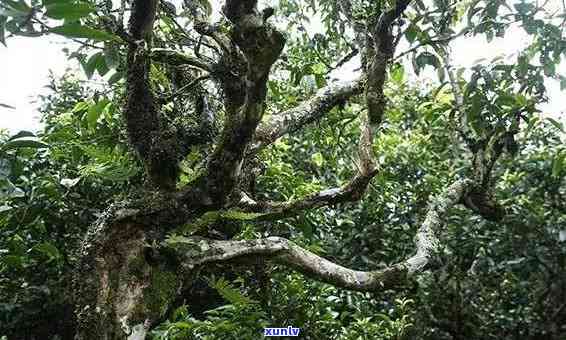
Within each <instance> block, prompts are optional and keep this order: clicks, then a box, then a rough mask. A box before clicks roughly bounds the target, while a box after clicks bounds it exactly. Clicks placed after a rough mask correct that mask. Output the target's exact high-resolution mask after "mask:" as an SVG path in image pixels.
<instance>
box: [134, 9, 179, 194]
mask: <svg viewBox="0 0 566 340" xmlns="http://www.w3.org/2000/svg"><path fill="white" fill-rule="evenodd" d="M156 9H157V0H147V1H145V0H136V1H134V2H133V4H132V14H131V16H130V22H129V32H130V36H131V37H132V38H133V39H134V40H135V42H131V43H130V45H129V49H128V56H127V101H126V107H125V109H124V118H125V121H126V128H127V132H128V137H129V139H130V142H131V143H132V145H133V146H134V148H135V149H136V151H137V153H138V155H139V156H140V158H141V159H142V160H143V162H144V164H145V167H146V171H147V173H148V175H149V177H150V179H151V181H152V183H153V184H154V185H156V186H157V187H159V188H163V189H167V190H169V189H172V188H174V187H175V182H176V179H177V175H178V164H177V163H178V158H179V154H180V153H181V152H180V150H179V145H178V143H177V140H176V138H175V137H176V136H175V135H174V133H171V132H168V131H167V129H165V128H164V126H163V124H162V123H163V122H162V121H161V118H160V114H159V112H158V108H157V105H156V101H155V98H154V94H153V92H152V90H151V87H150V85H149V69H150V65H151V61H150V58H149V57H148V51H147V49H146V48H145V45H148V44H151V31H152V28H153V23H154V20H155V12H156ZM144 40H145V43H144Z"/></svg>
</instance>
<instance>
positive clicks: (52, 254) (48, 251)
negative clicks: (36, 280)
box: [34, 242, 61, 261]
mask: <svg viewBox="0 0 566 340" xmlns="http://www.w3.org/2000/svg"><path fill="white" fill-rule="evenodd" d="M34 249H35V250H37V251H39V252H40V253H42V254H44V255H45V256H47V257H48V258H49V261H52V260H56V259H58V258H60V257H61V253H60V252H59V249H57V247H55V246H54V245H53V244H52V243H49V242H43V243H41V244H38V245H37V246H35V247H34Z"/></svg>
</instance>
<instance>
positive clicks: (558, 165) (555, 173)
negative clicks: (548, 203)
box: [552, 150, 566, 178]
mask: <svg viewBox="0 0 566 340" xmlns="http://www.w3.org/2000/svg"><path fill="white" fill-rule="evenodd" d="M561 151H562V150H559V151H558V153H557V154H556V156H555V157H554V159H553V160H552V177H554V178H558V177H560V173H561V172H562V169H563V168H564V159H565V158H566V152H561Z"/></svg>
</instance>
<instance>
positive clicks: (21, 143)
mask: <svg viewBox="0 0 566 340" xmlns="http://www.w3.org/2000/svg"><path fill="white" fill-rule="evenodd" d="M48 147H49V144H45V143H43V142H40V141H38V140H35V139H28V138H19V139H14V140H11V141H8V142H6V143H4V144H3V145H2V146H0V150H2V151H7V150H11V149H17V148H35V149H41V148H48Z"/></svg>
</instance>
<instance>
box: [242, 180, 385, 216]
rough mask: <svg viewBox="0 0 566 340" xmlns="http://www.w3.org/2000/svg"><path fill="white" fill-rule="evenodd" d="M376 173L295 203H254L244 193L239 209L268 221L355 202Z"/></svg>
mask: <svg viewBox="0 0 566 340" xmlns="http://www.w3.org/2000/svg"><path fill="white" fill-rule="evenodd" d="M376 173H377V170H372V171H370V172H369V173H367V174H365V175H363V174H360V173H358V174H357V175H356V176H355V177H354V178H353V179H352V180H351V181H350V182H349V183H348V184H346V185H345V186H343V187H340V188H331V189H326V190H322V191H319V192H317V193H314V194H312V195H309V196H307V197H306V198H304V199H300V200H295V201H288V202H271V201H254V200H253V199H252V198H250V197H248V196H247V195H246V194H244V193H242V199H241V200H240V203H239V208H240V209H243V210H244V211H247V212H254V213H258V214H259V215H258V219H262V220H266V219H274V218H283V217H287V216H290V215H294V214H296V213H298V212H300V211H303V210H306V209H314V208H320V207H323V206H327V205H331V204H337V203H344V202H354V201H357V200H359V199H360V198H361V197H362V195H363V194H364V192H365V190H366V188H367V186H368V185H369V182H370V180H371V179H372V178H373V176H374V175H375V174H376Z"/></svg>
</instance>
